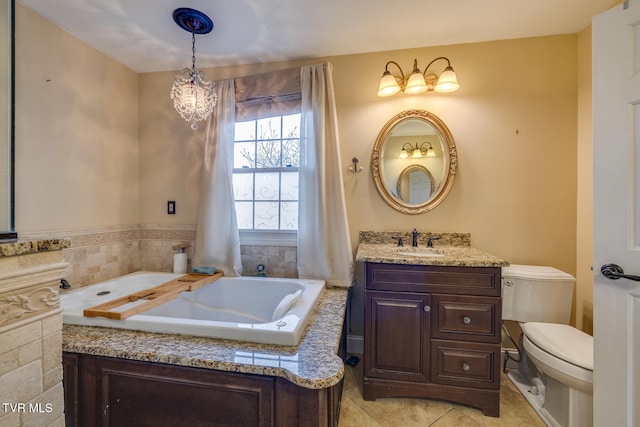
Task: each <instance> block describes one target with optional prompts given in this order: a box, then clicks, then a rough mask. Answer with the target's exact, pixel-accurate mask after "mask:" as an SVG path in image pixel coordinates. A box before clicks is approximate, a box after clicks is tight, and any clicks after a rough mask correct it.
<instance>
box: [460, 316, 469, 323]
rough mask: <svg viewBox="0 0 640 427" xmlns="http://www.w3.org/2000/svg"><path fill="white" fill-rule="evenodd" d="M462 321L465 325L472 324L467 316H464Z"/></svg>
mask: <svg viewBox="0 0 640 427" xmlns="http://www.w3.org/2000/svg"><path fill="white" fill-rule="evenodd" d="M462 321H463V322H464V324H465V325H468V324H469V323H471V318H470V317H467V316H464V317H463V318H462Z"/></svg>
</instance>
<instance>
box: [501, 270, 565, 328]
mask: <svg viewBox="0 0 640 427" xmlns="http://www.w3.org/2000/svg"><path fill="white" fill-rule="evenodd" d="M575 281H576V279H575V278H574V277H573V276H572V275H570V274H568V273H565V272H563V271H560V270H557V269H555V268H553V267H545V266H538V265H518V264H512V265H510V266H509V267H502V319H503V320H515V321H517V322H548V323H563V324H569V320H570V317H571V303H572V301H573V286H574V283H575Z"/></svg>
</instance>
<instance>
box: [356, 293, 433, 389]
mask: <svg viewBox="0 0 640 427" xmlns="http://www.w3.org/2000/svg"><path fill="white" fill-rule="evenodd" d="M365 305H366V306H365V331H364V342H365V358H364V375H365V377H371V378H388V379H393V380H403V381H416V382H426V381H428V380H429V355H430V351H429V329H430V316H429V310H430V305H429V294H414V293H408V292H383V291H365Z"/></svg>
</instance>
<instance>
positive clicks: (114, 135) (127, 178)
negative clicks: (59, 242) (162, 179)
mask: <svg viewBox="0 0 640 427" xmlns="http://www.w3.org/2000/svg"><path fill="white" fill-rule="evenodd" d="M16 94H17V95H16V221H15V223H16V229H17V230H18V233H19V234H20V233H21V232H32V231H51V230H68V229H82V228H89V227H102V226H116V225H131V224H134V225H135V224H137V221H138V75H137V74H136V73H134V72H133V71H131V70H129V69H127V68H126V67H124V66H122V65H120V64H119V63H117V62H115V61H113V60H112V59H110V58H108V57H107V56H105V55H103V54H101V53H100V52H98V51H97V50H95V49H94V48H92V47H90V46H88V45H86V44H85V43H83V42H81V41H80V40H78V39H77V38H75V37H73V36H72V35H71V34H69V33H67V32H65V31H63V30H62V29H60V28H59V27H57V26H55V25H53V24H52V23H51V22H49V21H46V20H44V19H42V18H41V17H40V16H39V15H37V14H35V13H34V12H32V11H31V10H30V9H27V8H26V7H24V6H22V5H20V4H16Z"/></svg>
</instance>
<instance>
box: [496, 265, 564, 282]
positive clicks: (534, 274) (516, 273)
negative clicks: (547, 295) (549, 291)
mask: <svg viewBox="0 0 640 427" xmlns="http://www.w3.org/2000/svg"><path fill="white" fill-rule="evenodd" d="M502 276H503V277H508V278H511V279H533V280H567V281H571V282H575V280H576V279H575V278H574V277H573V276H572V275H570V274H569V273H565V272H564V271H560V270H558V269H557V268H553V267H548V266H545V265H522V264H510V265H509V266H508V267H502Z"/></svg>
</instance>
